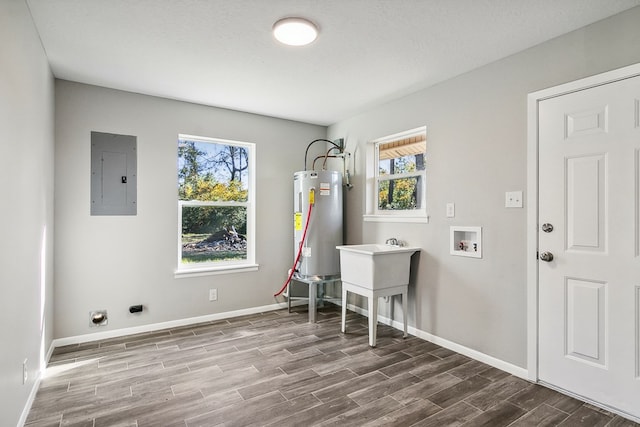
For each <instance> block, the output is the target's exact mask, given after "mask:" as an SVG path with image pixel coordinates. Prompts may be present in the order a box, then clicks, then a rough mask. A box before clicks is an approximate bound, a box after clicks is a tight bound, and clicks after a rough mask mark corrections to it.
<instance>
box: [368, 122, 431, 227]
mask: <svg viewBox="0 0 640 427" xmlns="http://www.w3.org/2000/svg"><path fill="white" fill-rule="evenodd" d="M373 146H374V150H375V152H374V156H373V157H374V161H373V164H374V165H373V168H372V169H373V170H372V171H371V172H372V173H371V175H370V176H372V178H373V185H374V189H373V191H371V192H370V194H371V196H372V198H373V199H374V200H373V201H372V202H373V203H372V204H373V209H372V214H373V215H370V217H379V218H386V219H390V218H394V219H393V220H399V219H400V218H404V219H405V220H406V219H407V218H412V219H414V220H420V219H423V220H425V221H426V207H425V197H426V188H425V187H426V185H425V179H426V150H427V135H426V128H424V127H423V128H418V129H414V130H411V131H407V132H402V133H399V134H396V135H391V136H387V137H384V138H380V139H378V140H375V141H373ZM369 220H371V218H369Z"/></svg>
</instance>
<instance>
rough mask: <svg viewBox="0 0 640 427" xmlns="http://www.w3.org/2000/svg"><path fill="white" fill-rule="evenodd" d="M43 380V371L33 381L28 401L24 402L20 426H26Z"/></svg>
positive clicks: (19, 421)
mask: <svg viewBox="0 0 640 427" xmlns="http://www.w3.org/2000/svg"><path fill="white" fill-rule="evenodd" d="M41 382H42V371H39V372H38V378H36V380H35V381H34V382H33V387H31V391H30V392H29V397H28V398H27V402H26V403H25V404H24V408H22V414H20V419H19V420H18V424H17V425H18V427H20V426H24V424H25V423H26V422H27V417H28V416H29V412H30V411H31V407H32V406H33V402H34V401H35V400H36V394H38V390H39V389H40V383H41Z"/></svg>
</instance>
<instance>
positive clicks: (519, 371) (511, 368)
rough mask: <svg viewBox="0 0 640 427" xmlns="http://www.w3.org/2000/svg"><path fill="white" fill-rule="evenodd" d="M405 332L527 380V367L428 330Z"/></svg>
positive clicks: (382, 318) (400, 325) (380, 319)
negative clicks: (441, 336)
mask: <svg viewBox="0 0 640 427" xmlns="http://www.w3.org/2000/svg"><path fill="white" fill-rule="evenodd" d="M347 308H349V310H352V311H355V312H356V313H359V314H362V315H363V316H367V315H368V311H367V310H365V309H363V308H361V307H357V306H355V305H352V304H349V305H347ZM378 322H380V323H383V324H385V325H388V326H391V327H393V328H395V329H398V330H402V329H403V328H404V325H403V323H402V322H399V321H397V320H392V319H389V318H388V317H385V316H381V315H378ZM407 332H408V333H409V334H411V335H414V336H416V337H418V338H421V339H423V340H426V341H430V342H432V343H434V344H437V345H439V346H441V347H444V348H448V349H449V350H452V351H455V352H456V353H460V354H462V355H464V356H467V357H470V358H472V359H475V360H477V361H479V362H482V363H486V364H487V365H489V366H493V367H494V368H498V369H500V370H503V371H505V372H508V373H510V374H511V375H514V376H516V377H519V378H522V379H525V380H527V381H529V379H528V375H529V371H527V369H525V368H521V367H519V366H516V365H513V364H511V363H508V362H505V361H504V360H501V359H497V358H495V357H493V356H489V355H488V354H484V353H482V352H479V351H477V350H474V349H472V348H469V347H465V346H463V345H460V344H457V343H455V342H453V341H449V340H447V339H444V338H440V337H438V336H436V335H433V334H430V333H429V332H425V331H422V330H420V329H417V328H415V327H413V326H408V327H407Z"/></svg>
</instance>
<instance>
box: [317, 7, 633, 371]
mask: <svg viewBox="0 0 640 427" xmlns="http://www.w3.org/2000/svg"><path fill="white" fill-rule="evenodd" d="M638 46H640V7H637V8H634V9H631V10H630V11H627V12H625V13H623V14H620V15H617V16H614V17H611V18H609V19H606V20H604V21H600V22H598V23H595V24H593V25H591V26H588V27H585V28H583V29H580V30H578V31H575V32H572V33H570V34H567V35H564V36H561V37H559V38H557V39H554V40H552V41H550V42H547V43H544V44H541V45H538V46H536V47H534V48H532V49H529V50H526V51H524V52H521V53H518V54H516V55H513V56H511V57H508V58H506V59H504V60H501V61H498V62H495V63H492V64H490V65H488V66H485V67H482V68H480V69H477V70H475V71H472V72H469V73H467V74H464V75H461V76H459V77H457V78H454V79H451V80H449V81H446V82H444V83H442V84H439V85H437V86H434V87H432V88H429V89H425V90H422V91H419V92H416V93H414V94H412V95H409V96H407V97H405V98H402V99H400V100H397V101H395V102H392V103H389V104H386V105H384V106H381V107H379V108H375V109H373V110H371V111H368V112H366V113H363V114H360V115H358V116H356V117H353V118H351V119H349V120H344V121H342V122H340V123H337V124H335V125H333V126H330V127H329V132H328V135H329V139H332V138H337V137H339V136H343V135H347V136H348V138H347V147H348V150H350V151H356V152H357V155H356V161H355V163H356V164H355V167H356V175H355V177H354V184H355V188H354V189H353V190H351V191H350V192H349V193H348V194H347V199H346V206H347V207H346V212H347V216H346V225H345V227H346V230H347V242H348V243H351V244H353V243H360V242H382V241H384V240H385V239H386V238H388V237H391V236H394V237H399V238H402V239H403V240H406V241H407V242H408V243H410V244H411V245H417V246H420V247H421V248H422V253H421V254H420V258H419V261H418V263H417V271H416V274H415V276H414V278H415V279H414V286H412V288H411V291H410V303H409V306H410V309H409V311H410V314H409V316H410V317H409V320H410V324H412V325H414V326H416V327H417V328H418V329H420V330H422V331H426V332H428V333H431V334H434V335H436V336H439V337H441V338H445V339H447V340H450V341H453V342H455V343H458V344H461V345H463V346H467V347H469V348H471V349H474V350H477V351H480V352H483V353H485V354H488V355H490V356H493V357H496V358H498V359H501V360H504V361H506V362H509V363H511V364H514V365H516V366H519V367H523V368H524V367H526V335H527V329H526V309H527V307H526V271H525V269H526V207H525V209H506V208H505V207H504V198H505V195H504V193H505V191H513V190H525V189H526V184H527V183H526V166H527V159H526V144H527V132H526V129H527V128H526V126H527V104H526V99H527V93H529V92H532V91H536V90H539V89H543V88H546V87H550V86H555V85H558V84H561V83H565V82H568V81H572V80H575V79H579V78H581V77H586V76H589V75H593V74H597V73H600V72H604V71H608V70H611V69H615V68H619V67H622V66H625V65H630V64H633V63H636V62H640V49H639V48H638ZM422 125H426V126H427V150H428V154H427V159H428V160H427V161H428V164H427V208H428V212H429V214H430V223H429V224H388V223H384V224H381V223H370V222H363V220H362V214H363V213H364V167H365V164H364V157H365V156H364V152H365V145H366V143H367V141H370V140H372V139H376V138H379V137H382V136H385V135H389V134H393V133H396V132H400V131H403V130H407V129H412V128H415V127H418V126H422ZM525 198H526V194H525ZM447 202H454V203H455V204H456V217H455V218H453V219H449V218H446V216H445V205H446V203H447ZM450 225H469V226H482V227H483V242H484V249H483V259H481V260H478V259H473V258H462V257H456V256H451V255H449V251H448V244H449V226H450Z"/></svg>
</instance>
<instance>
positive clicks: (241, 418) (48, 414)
mask: <svg viewBox="0 0 640 427" xmlns="http://www.w3.org/2000/svg"><path fill="white" fill-rule="evenodd" d="M366 320H367V319H366V318H364V317H362V316H360V315H358V314H355V313H350V314H349V319H348V322H349V324H348V329H349V333H348V334H346V335H345V334H342V333H340V312H339V309H338V308H337V307H335V306H333V305H329V307H327V308H323V309H321V310H320V312H319V313H318V322H317V323H316V324H309V323H307V313H306V312H305V311H297V312H294V313H288V312H287V311H286V310H281V311H274V312H268V313H263V314H256V315H251V316H245V317H240V318H234V319H228V320H223V321H215V322H210V323H203V324H198V325H192V326H188V327H182V328H176V329H167V330H163V331H158V332H153V333H146V334H140V335H133V336H126V337H121V338H115V339H108V340H103V341H99V342H92V343H86V344H80V345H72V346H66V347H60V348H57V349H55V351H54V354H53V356H52V358H51V361H50V363H49V367H48V369H47V375H46V378H45V379H43V381H42V384H41V387H40V390H39V391H38V394H37V396H36V399H35V402H34V404H33V406H32V408H31V412H30V413H29V417H28V419H27V423H26V425H27V426H29V427H36V426H38V427H42V426H91V427H93V426H96V427H97V426H162V427H171V426H181V427H194V426H305V427H306V426H316V425H321V426H337V425H339V426H341V427H347V426H459V425H464V426H554V425H560V426H579V425H580V426H610V427H614V426H615V427H621V426H638V424H635V423H632V422H630V421H628V420H625V419H623V418H620V417H618V416H616V415H614V414H611V413H608V412H606V411H602V410H600V409H597V408H594V407H592V406H590V405H588V404H584V403H582V402H580V401H578V400H575V399H573V398H570V397H567V396H564V395H562V394H559V393H556V392H554V391H552V390H549V389H547V388H544V387H541V386H537V385H534V384H531V383H529V382H527V381H525V380H522V379H520V378H516V377H514V376H511V375H509V374H507V373H506V372H503V371H500V370H498V369H495V368H492V367H490V366H488V365H485V364H483V363H480V362H477V361H474V360H472V359H469V358H467V357H465V356H462V355H460V354H457V353H454V352H452V351H450V350H447V349H445V348H442V347H439V346H437V345H435V344H433V343H430V342H427V341H423V340H421V339H418V338H415V337H409V338H407V339H403V338H402V333H401V332H400V331H398V330H395V329H393V328H390V327H388V326H385V325H379V326H378V346H377V347H376V348H375V349H372V348H370V347H369V346H368V345H367V339H368V335H367V334H368V331H367V322H366Z"/></svg>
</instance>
